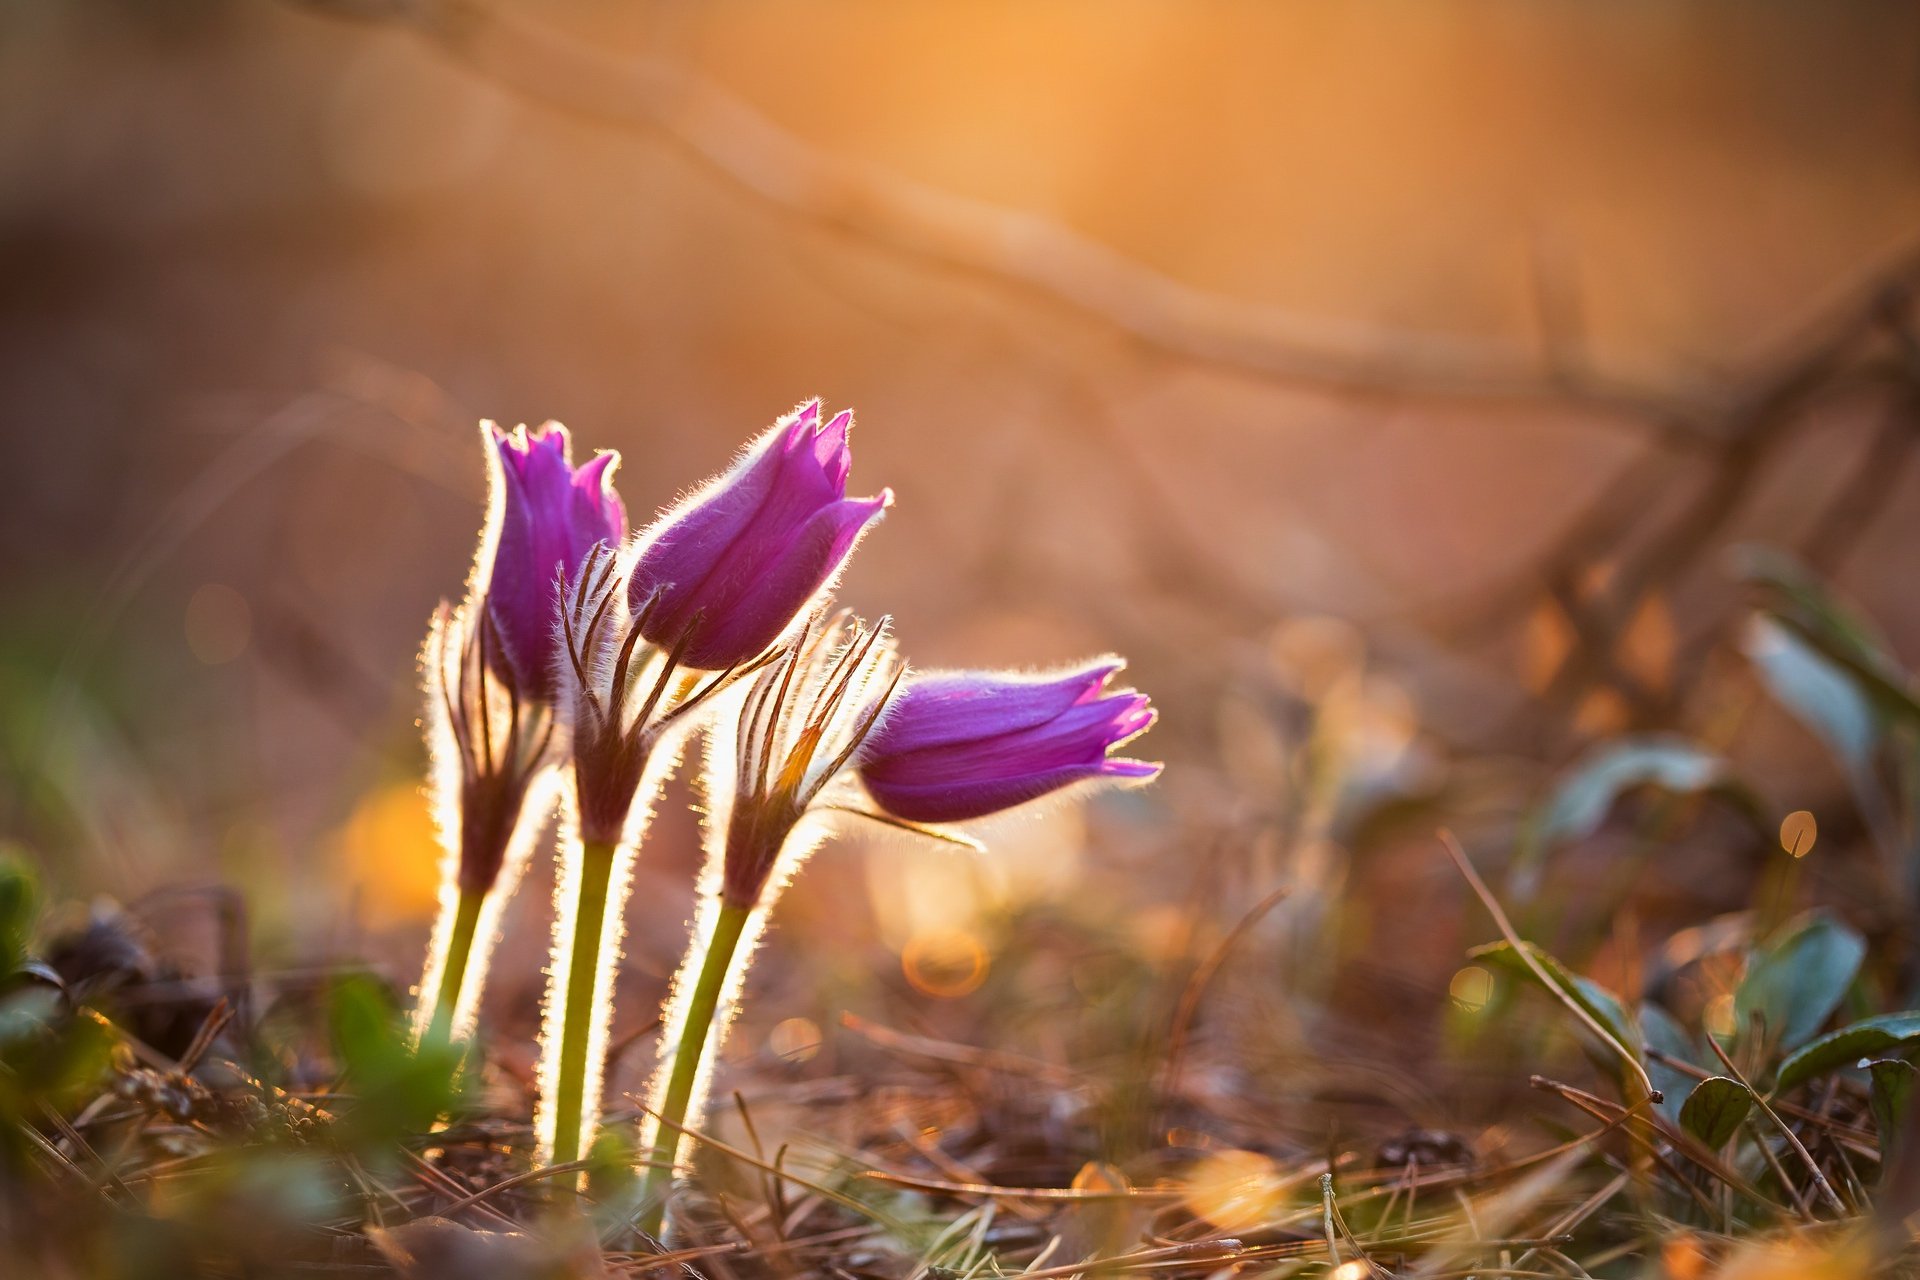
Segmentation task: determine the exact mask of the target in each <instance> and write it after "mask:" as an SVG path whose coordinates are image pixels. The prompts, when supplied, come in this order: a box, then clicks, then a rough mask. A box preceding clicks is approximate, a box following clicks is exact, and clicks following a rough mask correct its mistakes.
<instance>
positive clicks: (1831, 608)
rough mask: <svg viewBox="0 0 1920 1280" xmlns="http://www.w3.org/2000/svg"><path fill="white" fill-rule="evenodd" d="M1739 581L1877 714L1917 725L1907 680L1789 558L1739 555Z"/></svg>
mask: <svg viewBox="0 0 1920 1280" xmlns="http://www.w3.org/2000/svg"><path fill="white" fill-rule="evenodd" d="M1741 560H1742V563H1741V569H1740V574H1741V577H1742V578H1744V579H1745V580H1746V581H1748V582H1751V583H1754V584H1756V585H1758V586H1759V587H1761V588H1762V590H1763V591H1764V592H1765V593H1766V600H1765V604H1764V608H1765V609H1766V611H1767V613H1768V614H1770V615H1772V616H1773V617H1774V618H1775V619H1777V620H1778V621H1779V622H1780V624H1781V625H1782V626H1784V627H1785V628H1786V629H1787V630H1789V631H1791V632H1793V633H1794V634H1795V635H1796V636H1798V637H1799V638H1800V639H1802V640H1804V641H1805V642H1806V643H1807V644H1808V645H1810V646H1811V647H1812V648H1813V649H1815V650H1816V651H1817V652H1819V653H1820V654H1821V655H1823V656H1824V657H1826V658H1828V659H1829V660H1831V661H1832V662H1833V663H1834V664H1835V665H1836V666H1837V667H1839V668H1840V669H1841V670H1843V671H1845V672H1847V673H1848V674H1849V675H1850V676H1852V678H1853V679H1854V681H1855V682H1856V684H1857V685H1858V686H1859V688H1860V691H1861V692H1862V693H1863V694H1865V695H1866V696H1867V697H1868V698H1869V699H1871V700H1872V702H1873V703H1874V704H1875V705H1876V706H1877V707H1879V708H1880V710H1881V711H1882V712H1885V713H1886V714H1888V715H1891V716H1895V717H1898V718H1901V719H1904V720H1908V721H1920V696H1916V690H1915V687H1914V682H1913V677H1912V675H1911V674H1909V673H1908V672H1907V670H1906V669H1905V668H1904V667H1902V666H1901V665H1900V664H1899V663H1898V662H1896V661H1895V660H1894V659H1893V658H1892V657H1891V656H1890V651H1889V649H1888V646H1887V643H1886V641H1885V640H1884V639H1883V638H1882V637H1881V635H1880V633H1879V632H1878V631H1876V630H1875V629H1874V628H1873V627H1872V626H1871V625H1870V624H1868V623H1867V622H1866V620H1865V619H1863V618H1862V617H1861V616H1860V615H1859V614H1857V613H1855V612H1854V611H1853V610H1851V609H1849V608H1847V607H1845V606H1844V605H1842V604H1840V603H1839V602H1838V601H1836V600H1835V599H1834V597H1833V596H1832V594H1831V593H1830V592H1829V591H1828V590H1827V587H1826V585H1825V584H1824V583H1822V582H1821V581H1820V580H1819V579H1818V578H1817V577H1815V576H1814V575H1813V574H1812V573H1811V572H1810V571H1808V570H1807V569H1806V567H1805V566H1803V565H1801V564H1800V563H1799V562H1798V561H1796V560H1794V559H1793V558H1792V557H1790V556H1786V555H1782V554H1781V553H1779V552H1777V551H1769V550H1765V549H1761V548H1745V549H1743V551H1742V553H1741Z"/></svg>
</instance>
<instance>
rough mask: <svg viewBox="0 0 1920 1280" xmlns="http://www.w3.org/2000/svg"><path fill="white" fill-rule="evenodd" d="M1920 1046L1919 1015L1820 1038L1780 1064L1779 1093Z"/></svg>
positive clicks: (1894, 1016) (1888, 1017) (1887, 1016)
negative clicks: (1891, 1051) (1862, 1061)
mask: <svg viewBox="0 0 1920 1280" xmlns="http://www.w3.org/2000/svg"><path fill="white" fill-rule="evenodd" d="M1915 1043H1920V1011H1915V1010H1908V1011H1907V1012H1905V1013H1884V1014H1881V1015H1880V1016H1879V1017H1877V1018H1868V1019H1866V1020H1864V1021H1862V1022H1856V1023H1854V1024H1852V1025H1851V1026H1846V1027H1842V1028H1840V1030H1838V1031H1834V1032H1830V1033H1829V1034H1827V1035H1824V1036H1821V1037H1820V1038H1819V1039H1818V1040H1815V1041H1814V1042H1813V1043H1811V1044H1809V1045H1807V1046H1806V1047H1805V1048H1803V1049H1800V1050H1799V1051H1798V1052H1796V1053H1793V1054H1790V1055H1788V1057H1787V1060H1786V1061H1785V1062H1782V1063H1781V1064H1780V1074H1779V1076H1778V1078H1777V1079H1776V1082H1775V1085H1774V1088H1775V1089H1776V1091H1784V1090H1787V1089H1791V1088H1793V1087H1794V1086H1795V1085H1797V1084H1804V1083H1806V1082H1807V1081H1808V1080H1811V1079H1813V1078H1814V1077H1815V1076H1820V1075H1825V1074H1826V1073H1827V1072H1829V1071H1833V1070H1835V1069H1837V1068H1839V1067H1847V1066H1852V1065H1853V1064H1854V1063H1856V1062H1858V1061H1860V1059H1862V1058H1871V1057H1873V1056H1874V1055H1876V1054H1881V1053H1885V1052H1886V1051H1887V1050H1889V1049H1900V1048H1905V1047H1907V1046H1909V1045H1912V1044H1915Z"/></svg>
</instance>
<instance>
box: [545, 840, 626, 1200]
mask: <svg viewBox="0 0 1920 1280" xmlns="http://www.w3.org/2000/svg"><path fill="white" fill-rule="evenodd" d="M617 851H618V846H616V845H614V844H611V843H605V842H601V841H595V840H588V841H584V842H583V843H582V844H581V846H580V901H579V902H578V903H577V904H576V909H575V911H574V913H573V946H572V948H571V950H570V952H569V955H568V957H567V1007H566V1009H565V1010H564V1011H563V1016H562V1019H561V1023H560V1069H559V1071H558V1072H557V1076H556V1079H555V1081H554V1091H553V1113H554V1115H553V1121H554V1122H553V1159H552V1161H551V1163H553V1164H566V1163H568V1162H570V1161H573V1160H578V1159H579V1158H580V1154H581V1148H582V1145H583V1144H582V1142H581V1139H582V1138H583V1137H584V1136H585V1135H584V1130H585V1124H584V1121H585V1119H586V1089H587V1051H588V1046H589V1044H590V1042H591V1040H592V1038H593V1021H594V1018H595V1016H596V1012H595V1009H594V1002H593V994H594V989H595V988H596V987H597V986H599V981H598V979H599V971H600V960H601V955H600V953H601V950H602V947H601V935H602V933H603V932H604V931H605V928H606V916H607V892H608V888H609V885H610V884H611V882H612V880H613V863H614V857H615V854H616V853H617ZM594 1120H595V1121H596V1122H597V1121H598V1120H599V1117H598V1116H597V1115H596V1116H595V1117H594Z"/></svg>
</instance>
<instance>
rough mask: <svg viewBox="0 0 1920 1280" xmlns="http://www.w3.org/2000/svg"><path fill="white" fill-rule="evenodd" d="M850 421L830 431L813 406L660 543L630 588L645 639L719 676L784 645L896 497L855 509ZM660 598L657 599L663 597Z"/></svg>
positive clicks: (785, 424)
mask: <svg viewBox="0 0 1920 1280" xmlns="http://www.w3.org/2000/svg"><path fill="white" fill-rule="evenodd" d="M852 423H853V415H852V414H851V413H850V412H845V411H843V412H841V413H838V414H835V415H834V416H833V418H832V419H830V420H829V421H827V422H825V423H823V422H821V420H820V404H819V402H818V401H810V402H809V403H807V404H805V405H803V406H801V408H800V409H799V410H797V411H796V412H795V413H794V414H793V416H792V417H791V418H790V419H787V420H783V421H782V422H781V423H778V424H776V425H775V426H774V428H773V429H772V430H771V431H769V432H767V433H766V434H765V435H764V436H762V437H761V438H760V439H759V440H758V441H757V442H755V443H754V445H753V446H752V447H750V448H749V449H748V451H747V452H746V453H745V454H743V455H742V456H741V458H740V460H739V461H738V462H736V463H735V464H734V466H733V467H732V468H731V469H730V470H728V471H727V472H726V473H725V474H723V475H721V476H720V477H718V478H717V479H716V480H714V481H712V482H711V483H709V484H708V485H707V486H706V487H705V489H703V490H702V491H701V493H699V494H698V495H696V496H695V497H694V498H693V499H692V500H691V501H690V502H689V504H688V505H686V506H685V507H684V508H683V509H682V510H680V511H677V512H675V513H672V514H670V515H669V516H667V517H665V518H664V519H663V520H662V521H661V523H660V524H659V525H658V526H657V527H656V528H655V529H654V530H653V532H652V533H651V534H650V535H649V537H648V540H647V542H646V544H645V545H644V547H643V548H642V550H641V553H640V556H639V559H638V561H637V563H636V564H635V566H634V570H633V574H632V577H631V578H630V580H629V583H628V599H629V601H630V603H631V604H632V606H633V607H634V608H635V609H641V608H645V607H647V602H648V601H649V600H654V603H653V604H652V606H651V608H650V609H648V611H647V613H646V615H645V619H644V623H643V625H642V628H641V633H642V634H643V635H644V636H645V637H646V638H647V639H648V640H649V641H651V642H652V643H654V644H657V645H661V646H666V647H670V646H672V645H675V644H678V643H681V642H683V641H684V642H686V644H687V648H686V651H685V653H684V655H683V658H682V660H683V661H684V662H685V663H686V664H687V665H688V666H691V667H699V668H707V669H716V668H721V667H727V666H731V665H733V664H735V663H737V662H744V661H746V660H747V659H749V658H752V657H753V656H755V655H756V654H758V653H759V652H760V651H761V650H762V649H764V648H765V647H766V646H767V645H768V644H770V643H772V642H773V641H774V640H775V639H777V638H778V637H779V636H780V634H781V633H782V632H784V631H785V630H786V629H787V627H788V626H789V625H790V624H791V623H792V621H793V618H794V616H795V615H796V614H797V613H799V612H800V611H801V610H802V609H804V608H805V607H806V604H807V602H808V601H809V600H811V599H812V598H813V597H814V595H815V594H816V593H817V592H818V591H819V590H820V588H821V587H822V586H823V585H824V584H825V583H826V582H827V581H828V580H829V579H831V578H832V577H833V576H834V574H835V573H837V572H838V571H839V568H840V565H841V563H842V562H843V561H844V560H845V559H846V557H847V555H848V553H849V552H850V551H851V550H852V548H853V544H854V542H855V541H856V540H857V539H858V538H859V536H860V533H861V531H862V530H863V529H864V528H865V527H866V526H867V525H868V524H869V523H871V522H872V521H873V519H874V518H875V517H877V516H878V515H879V513H880V512H881V511H882V510H884V509H885V508H886V506H887V505H888V503H889V502H890V501H891V500H892V499H891V495H890V494H888V493H886V492H882V493H881V494H880V495H878V496H877V497H873V498H855V499H849V498H848V497H847V496H846V486H847V476H848V474H849V472H850V470H851V468H852V465H853V461H852V452H851V450H850V448H849V447H848V444H847V433H848V430H849V428H850V427H851V426H852ZM656 596H657V599H655V597H656Z"/></svg>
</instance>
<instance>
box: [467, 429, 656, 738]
mask: <svg viewBox="0 0 1920 1280" xmlns="http://www.w3.org/2000/svg"><path fill="white" fill-rule="evenodd" d="M482 429H483V430H484V431H485V432H486V435H487V440H488V442H489V443H490V444H491V445H492V448H493V464H494V465H490V466H489V467H488V473H489V475H490V476H491V477H492V481H493V493H494V497H493V504H492V508H491V516H490V520H489V524H490V527H491V528H492V530H493V531H494V537H493V543H492V556H491V561H490V563H488V564H487V565H486V566H485V568H486V581H485V583H484V584H482V585H483V588H484V590H485V593H486V602H487V615H488V617H489V618H490V619H491V620H492V622H493V626H494V631H495V633H496V634H497V635H498V637H499V647H498V650H497V651H495V652H492V653H490V654H489V662H490V665H492V667H493V668H494V670H495V671H496V672H497V673H499V675H500V676H501V678H502V679H503V680H508V681H510V682H511V683H512V684H513V686H514V688H515V690H516V691H517V692H518V693H519V694H520V695H521V696H522V697H525V698H528V699H531V700H534V701H539V702H551V701H552V699H553V696H554V692H555V669H556V667H557V665H558V662H559V660H560V657H561V655H562V652H563V650H562V646H561V641H560V638H559V630H558V627H557V626H556V619H557V618H558V616H559V615H558V600H559V594H560V581H561V577H562V575H563V574H564V575H565V577H566V579H567V581H569V582H571V581H572V579H573V578H574V576H575V575H576V574H577V573H578V571H579V568H580V563H581V561H583V560H584V559H586V556H587V552H589V551H591V550H592V549H593V547H594V544H595V543H600V542H604V543H606V544H607V545H608V546H618V545H619V543H620V540H621V539H622V538H624V537H626V534H627V510H626V508H625V507H624V506H623V505H622V504H621V502H620V495H619V494H617V493H615V492H614V490H613V470H614V468H615V467H616V466H618V465H619V463H620V455H619V454H617V453H612V452H607V453H600V454H596V455H595V456H594V458H593V459H592V461H590V462H587V463H585V464H583V465H581V466H579V467H575V466H574V465H573V448H572V442H571V441H570V440H569V439H568V437H567V429H566V428H565V427H563V426H561V425H560V424H559V423H557V422H549V423H546V424H545V425H544V426H542V427H540V428H539V429H538V430H536V431H532V432H529V431H528V430H527V429H526V428H525V427H524V426H521V427H515V428H514V429H513V430H512V431H502V430H500V428H498V427H496V426H494V425H493V424H492V423H490V422H489V423H484V424H482Z"/></svg>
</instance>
